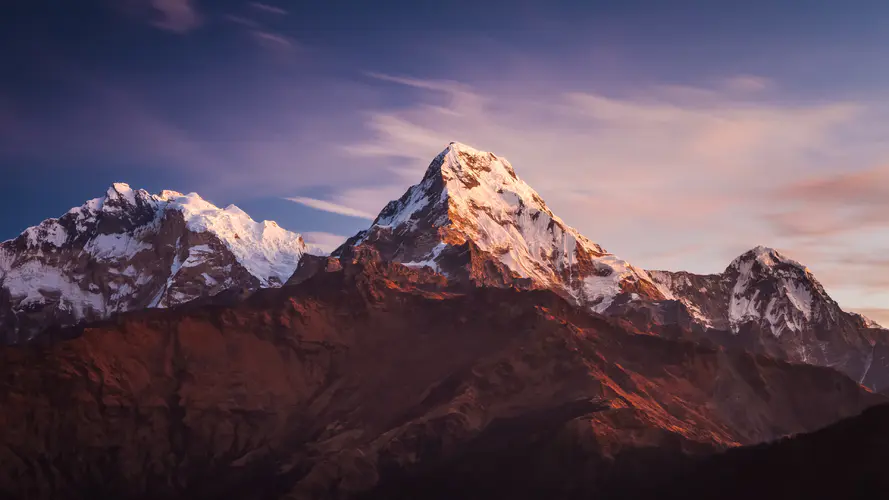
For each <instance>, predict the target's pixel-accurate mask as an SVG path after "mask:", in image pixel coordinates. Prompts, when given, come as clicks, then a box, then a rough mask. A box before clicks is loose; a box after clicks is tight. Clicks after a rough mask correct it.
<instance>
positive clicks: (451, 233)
mask: <svg viewBox="0 0 889 500" xmlns="http://www.w3.org/2000/svg"><path fill="white" fill-rule="evenodd" d="M383 241H385V243H381V242H383ZM467 241H471V242H472V243H473V244H474V245H476V246H477V247H478V248H479V250H481V251H482V252H484V253H486V254H488V255H490V256H492V258H494V259H496V260H497V261H498V262H499V263H500V264H502V265H503V266H505V267H506V268H507V269H508V270H509V271H510V272H512V273H514V274H515V275H516V276H517V277H519V278H525V279H530V280H531V282H532V283H533V285H534V286H535V287H539V288H550V289H554V290H556V291H559V292H561V293H563V294H564V295H566V296H569V297H570V298H572V299H573V300H575V301H576V302H578V303H582V304H585V305H588V306H590V307H592V308H593V310H595V311H597V312H604V311H605V310H606V309H608V307H609V306H610V305H611V304H612V302H613V300H614V298H615V297H616V296H617V295H619V294H621V293H624V292H627V293H630V292H631V291H632V292H637V293H641V295H645V296H648V297H650V298H657V299H662V298H665V297H669V296H670V293H669V291H668V290H667V289H666V288H664V287H661V286H659V285H656V284H654V283H653V282H652V280H651V278H650V277H649V276H648V275H647V273H646V272H645V271H644V270H641V269H639V268H636V267H634V266H632V265H630V264H629V263H628V262H626V261H624V260H622V259H620V258H618V257H616V256H614V255H612V254H609V253H607V252H606V251H605V250H604V249H602V247H600V246H599V245H597V244H596V243H593V242H592V241H590V240H588V239H587V238H586V237H584V236H583V235H581V234H580V233H578V232H577V231H576V230H575V229H574V228H571V227H570V226H568V225H566V224H565V223H564V222H563V221H562V220H561V219H560V218H559V217H557V216H556V215H554V214H553V213H552V211H551V210H550V209H549V208H548V207H547V206H546V203H545V202H544V201H543V199H542V198H541V197H540V195H538V194H537V192H536V191H534V189H532V188H531V187H530V186H529V185H528V184H526V183H525V182H524V181H522V180H521V179H520V178H519V176H518V175H517V174H516V172H515V170H514V169H513V167H512V165H511V164H510V162H509V161H507V160H506V159H505V158H502V157H498V156H497V155H495V154H494V153H490V152H484V151H480V150H477V149H475V148H472V147H470V146H467V145H465V144H462V143H458V142H452V143H450V144H449V145H448V147H447V148H445V150H444V151H442V152H441V153H440V154H439V155H438V156H436V158H435V159H434V160H433V161H432V163H431V164H430V165H429V167H428V168H427V170H426V173H425V175H424V176H423V180H422V181H421V182H420V183H419V184H416V185H414V186H412V187H411V188H409V189H408V190H407V192H406V193H405V194H404V196H402V197H401V198H400V199H398V200H395V201H392V202H390V203H389V204H388V205H387V206H386V207H385V208H384V209H383V211H382V212H380V215H379V216H378V217H377V218H376V220H375V221H374V223H373V225H372V226H371V228H370V229H369V230H368V231H365V232H364V233H361V234H360V235H359V236H358V237H357V238H354V239H353V240H351V241H350V243H349V244H358V243H362V242H373V243H376V244H377V246H378V248H382V247H383V246H386V247H389V246H390V245H391V248H384V249H383V250H385V251H382V252H381V254H383V257H384V258H388V259H391V260H394V261H397V262H403V263H405V264H407V265H428V266H430V267H433V268H435V269H437V270H439V271H440V272H443V273H444V274H448V270H447V269H445V268H444V267H443V266H442V262H443V256H444V255H445V254H446V253H447V252H446V251H447V249H448V248H453V247H456V246H459V245H462V244H464V243H466V242H467ZM444 260H447V259H444Z"/></svg>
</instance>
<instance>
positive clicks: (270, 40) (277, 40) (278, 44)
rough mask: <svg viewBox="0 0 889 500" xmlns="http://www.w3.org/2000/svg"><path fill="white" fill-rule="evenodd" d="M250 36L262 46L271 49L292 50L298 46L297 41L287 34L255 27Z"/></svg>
mask: <svg viewBox="0 0 889 500" xmlns="http://www.w3.org/2000/svg"><path fill="white" fill-rule="evenodd" d="M250 36H252V37H253V39H254V40H255V41H256V42H257V43H258V44H259V45H260V46H262V47H264V48H266V49H270V50H286V51H290V50H293V49H295V48H296V47H297V45H296V42H294V41H293V40H292V39H290V38H289V37H287V36H284V35H281V34H278V33H273V32H271V31H266V30H261V29H254V30H250Z"/></svg>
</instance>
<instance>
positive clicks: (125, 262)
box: [0, 183, 306, 343]
mask: <svg viewBox="0 0 889 500" xmlns="http://www.w3.org/2000/svg"><path fill="white" fill-rule="evenodd" d="M305 252H306V245H305V243H304V242H303V239H302V237H301V236H300V235H298V234H295V233H292V232H289V231H286V230H284V229H283V228H281V227H279V226H278V225H277V224H276V223H274V222H271V221H264V222H255V221H254V220H253V219H251V218H250V217H249V216H248V215H247V214H246V213H244V212H243V211H242V210H241V209H239V208H238V207H236V206H234V205H230V206H228V207H226V208H224V209H221V208H219V207H216V206H214V205H213V204H211V203H209V202H207V201H206V200H204V199H203V198H201V197H200V196H198V195H197V194H196V193H190V194H182V193H178V192H175V191H162V192H161V193H159V194H150V193H148V192H147V191H145V190H141V189H132V188H131V187H130V186H129V185H127V184H123V183H115V184H113V185H112V186H111V187H109V188H108V190H107V191H106V193H105V195H104V196H103V197H100V198H95V199H92V200H89V201H87V202H86V203H84V204H83V205H82V206H80V207H76V208H73V209H71V210H69V211H68V212H67V213H66V214H64V215H63V216H61V217H59V218H58V219H48V220H45V221H43V222H41V223H40V224H39V225H37V226H34V227H30V228H28V229H26V230H25V231H24V232H23V233H22V234H21V235H19V236H18V237H17V238H15V239H12V240H9V241H5V242H3V243H0V299H2V300H0V326H2V328H3V331H4V336H5V340H6V341H7V342H13V343H14V342H19V341H23V340H27V339H29V338H31V337H33V336H34V335H35V334H37V333H38V332H40V331H41V330H43V329H44V328H47V327H51V326H66V325H72V324H76V323H79V322H83V321H94V320H97V319H102V318H106V317H108V316H110V315H111V314H114V313H118V312H122V311H128V310H132V309H141V308H153V307H161V308H163V307H170V306H174V305H177V304H182V303H184V302H188V301H190V300H194V299H196V298H199V297H206V296H211V295H214V294H216V293H218V292H220V291H222V290H225V289H230V288H243V289H256V288H260V287H269V286H280V285H281V284H283V282H284V281H286V280H287V278H288V277H289V276H290V275H291V274H292V273H293V271H294V270H295V268H296V265H297V262H298V261H299V258H300V257H301V256H302V255H303V253H305Z"/></svg>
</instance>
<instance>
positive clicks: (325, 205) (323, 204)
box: [284, 196, 376, 220]
mask: <svg viewBox="0 0 889 500" xmlns="http://www.w3.org/2000/svg"><path fill="white" fill-rule="evenodd" d="M284 199H285V200H288V201H292V202H294V203H299V204H300V205H304V206H307V207H309V208H314V209H315V210H321V211H324V212H331V213H335V214H339V215H346V216H349V217H358V218H360V219H368V220H373V219H375V218H376V215H373V214H371V213H369V212H365V211H363V210H359V209H356V208H352V207H349V206H346V205H340V204H338V203H333V202H330V201H324V200H318V199H315V198H307V197H304V196H293V197H289V198H284Z"/></svg>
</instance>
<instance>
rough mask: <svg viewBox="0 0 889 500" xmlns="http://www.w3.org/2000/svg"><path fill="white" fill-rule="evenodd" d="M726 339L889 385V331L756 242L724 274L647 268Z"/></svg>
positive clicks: (872, 383) (801, 268) (875, 385)
mask: <svg viewBox="0 0 889 500" xmlns="http://www.w3.org/2000/svg"><path fill="white" fill-rule="evenodd" d="M649 275H650V276H651V277H652V278H653V279H654V280H655V281H656V282H658V283H659V284H661V285H662V286H664V287H667V288H669V289H670V291H671V293H672V294H673V296H674V297H676V299H677V300H679V301H680V302H681V303H682V304H683V305H684V306H685V307H686V308H687V309H688V310H689V311H690V312H691V313H692V315H693V316H694V317H695V318H697V320H698V321H699V322H700V323H701V324H702V325H704V326H706V327H707V328H709V329H712V330H716V331H724V332H728V333H729V335H727V336H721V337H720V336H719V335H718V334H717V333H714V332H712V331H711V332H708V333H707V334H705V335H707V336H710V337H711V338H715V339H720V338H721V339H722V340H721V342H722V343H723V344H727V345H737V346H740V347H743V348H745V349H748V350H751V351H753V352H760V353H764V354H768V355H770V356H774V357H777V358H779V359H787V360H790V361H794V362H799V363H807V364H814V365H820V366H831V367H834V368H837V369H839V370H841V371H843V372H844V373H847V374H848V375H849V376H851V377H852V378H854V379H856V380H860V381H861V382H862V383H864V384H866V385H868V386H869V387H872V388H876V389H878V390H882V389H883V388H885V387H889V366H887V365H889V363H887V352H889V350H887V346H889V344H887V342H889V332H887V331H885V330H882V329H881V328H879V327H878V325H876V323H874V322H871V321H869V320H867V318H864V317H863V316H861V315H859V314H853V313H847V312H845V311H843V310H842V309H841V308H840V306H839V304H837V303H836V301H834V300H833V299H832V298H831V297H830V296H829V295H828V294H827V292H826V291H825V290H824V287H823V286H822V285H821V283H819V282H818V280H817V279H816V278H815V277H814V276H813V275H812V273H811V272H810V271H809V269H808V268H806V266H804V265H802V264H800V263H799V262H797V261H795V260H792V259H790V258H788V257H786V256H785V255H783V254H781V253H780V252H778V251H777V250H774V249H772V248H767V247H762V246H758V247H756V248H754V249H752V250H750V251H748V252H745V253H744V254H742V255H741V256H739V257H738V258H736V259H735V260H734V261H732V263H731V264H730V265H729V266H728V267H727V268H726V270H725V271H724V272H723V273H721V274H716V275H694V274H691V273H685V272H678V273H677V272H670V271H649Z"/></svg>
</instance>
